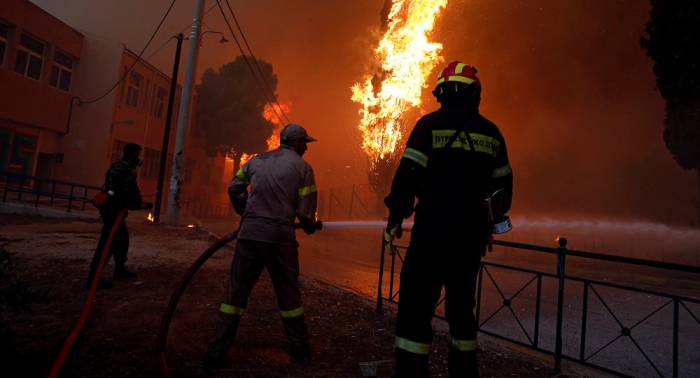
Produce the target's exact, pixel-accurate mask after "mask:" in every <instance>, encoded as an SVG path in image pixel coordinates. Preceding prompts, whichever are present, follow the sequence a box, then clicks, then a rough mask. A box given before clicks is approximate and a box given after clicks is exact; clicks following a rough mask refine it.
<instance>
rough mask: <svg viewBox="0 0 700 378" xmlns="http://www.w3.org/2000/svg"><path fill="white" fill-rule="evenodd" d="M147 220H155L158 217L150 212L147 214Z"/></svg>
mask: <svg viewBox="0 0 700 378" xmlns="http://www.w3.org/2000/svg"><path fill="white" fill-rule="evenodd" d="M146 220H147V221H149V222H155V221H156V218H155V217H154V216H153V213H148V215H146Z"/></svg>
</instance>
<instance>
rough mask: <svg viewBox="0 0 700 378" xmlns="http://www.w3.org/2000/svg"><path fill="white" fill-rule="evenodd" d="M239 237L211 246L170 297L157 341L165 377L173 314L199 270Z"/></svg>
mask: <svg viewBox="0 0 700 378" xmlns="http://www.w3.org/2000/svg"><path fill="white" fill-rule="evenodd" d="M237 236H238V230H236V231H233V232H231V233H230V234H228V235H226V236H224V237H222V238H221V239H219V240H217V241H216V242H215V243H214V244H212V245H211V246H209V248H207V249H206V250H204V252H202V254H201V255H200V256H199V257H198V258H197V260H195V261H194V263H193V264H192V265H191V266H190V267H189V269H187V272H185V275H184V276H182V278H181V279H180V282H179V283H178V284H177V286H176V287H175V290H174V291H173V293H172V294H171V295H170V300H169V301H168V306H167V307H166V308H165V312H164V313H163V317H162V318H161V321H160V328H159V329H158V337H157V339H156V352H157V353H158V359H159V361H158V362H159V366H160V372H161V375H162V376H163V377H169V376H170V375H169V374H168V363H167V361H166V358H165V343H166V341H167V338H168V330H169V329H170V322H171V321H172V319H173V314H174V313H175V310H176V309H177V304H178V302H179V301H180V297H182V294H183V293H184V292H185V289H186V288H187V285H189V283H190V281H192V278H193V277H194V275H195V273H197V271H198V270H199V268H201V267H202V265H204V263H205V262H206V261H207V260H209V258H210V257H212V256H213V255H214V254H215V253H216V252H217V251H219V250H220V249H221V248H223V247H224V246H225V245H226V244H228V243H230V242H232V241H233V240H235V239H236V237H237Z"/></svg>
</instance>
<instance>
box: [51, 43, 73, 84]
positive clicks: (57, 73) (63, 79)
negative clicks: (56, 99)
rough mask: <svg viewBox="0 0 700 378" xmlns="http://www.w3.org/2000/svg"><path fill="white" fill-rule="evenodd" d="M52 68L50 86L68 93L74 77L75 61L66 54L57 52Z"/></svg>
mask: <svg viewBox="0 0 700 378" xmlns="http://www.w3.org/2000/svg"><path fill="white" fill-rule="evenodd" d="M53 62H54V63H53V66H52V67H51V79H50V80H49V85H51V86H52V87H56V88H58V89H60V90H63V91H66V92H68V90H70V80H71V76H72V75H73V59H72V58H71V57H69V56H68V55H66V54H63V53H61V52H59V51H56V54H55V55H54V57H53Z"/></svg>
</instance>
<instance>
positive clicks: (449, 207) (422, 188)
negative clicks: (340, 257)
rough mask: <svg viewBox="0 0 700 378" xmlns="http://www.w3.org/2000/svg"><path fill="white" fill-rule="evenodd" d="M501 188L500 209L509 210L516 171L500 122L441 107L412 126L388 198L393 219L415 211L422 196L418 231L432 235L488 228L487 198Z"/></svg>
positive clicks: (417, 217)
mask: <svg viewBox="0 0 700 378" xmlns="http://www.w3.org/2000/svg"><path fill="white" fill-rule="evenodd" d="M455 133H458V136H457V137H456V138H454V139H453V140H452V137H453V135H454V134H455ZM451 141H452V143H451V145H449V146H448V145H447V144H448V143H449V142H451ZM499 188H503V189H504V191H503V195H502V196H501V198H500V199H499V200H498V201H496V205H500V206H498V207H497V209H496V211H497V212H498V213H499V214H505V213H506V212H507V211H508V210H509V209H510V204H511V196H512V188H513V174H512V171H511V167H510V164H509V162H508V153H507V151H506V144H505V140H504V139H503V136H502V135H501V133H500V131H499V130H498V127H497V126H496V125H495V124H493V123H492V122H491V121H489V120H488V119H486V118H485V117H483V116H482V115H481V114H479V113H478V111H472V112H467V111H465V110H461V109H460V110H458V109H449V108H444V107H443V108H441V109H440V110H437V111H435V112H433V113H430V114H427V115H425V116H424V117H422V118H421V119H420V120H419V121H418V123H417V124H416V126H415V128H414V129H413V131H412V132H411V135H410V137H409V139H408V142H407V144H406V149H405V151H404V154H403V155H402V158H401V161H400V163H399V167H398V169H397V172H396V175H395V176H394V181H393V183H392V187H391V193H390V194H389V196H388V197H387V198H386V200H385V202H386V204H387V206H388V207H389V210H390V222H392V221H394V222H398V221H400V220H401V219H403V218H407V217H409V216H410V215H411V214H412V212H413V210H414V201H415V199H416V198H417V199H418V202H417V205H416V207H415V213H416V216H415V227H414V230H413V233H414V237H416V236H418V235H417V234H416V233H418V232H420V231H422V230H425V231H429V233H428V234H427V235H433V236H434V235H435V234H434V233H433V231H438V232H440V231H444V232H449V233H450V234H451V235H457V236H459V235H460V234H462V235H464V234H463V233H465V232H467V233H469V232H470V230H474V231H475V232H479V233H486V232H488V231H487V230H488V227H487V209H486V205H485V198H486V196H487V195H489V194H491V193H493V191H494V190H496V189H499ZM464 236H467V235H464Z"/></svg>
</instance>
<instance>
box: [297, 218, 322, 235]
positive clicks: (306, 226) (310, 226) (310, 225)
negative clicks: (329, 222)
mask: <svg viewBox="0 0 700 378" xmlns="http://www.w3.org/2000/svg"><path fill="white" fill-rule="evenodd" d="M299 225H300V226H301V229H302V230H304V233H305V234H307V235H312V234H314V233H315V232H316V230H317V229H318V228H317V226H316V225H317V222H316V220H315V219H311V218H306V217H300V218H299Z"/></svg>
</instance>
